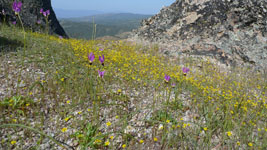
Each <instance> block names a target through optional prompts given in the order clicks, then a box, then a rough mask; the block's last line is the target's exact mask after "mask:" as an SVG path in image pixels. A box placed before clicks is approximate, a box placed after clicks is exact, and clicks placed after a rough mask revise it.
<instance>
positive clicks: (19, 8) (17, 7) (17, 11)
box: [13, 1, 22, 14]
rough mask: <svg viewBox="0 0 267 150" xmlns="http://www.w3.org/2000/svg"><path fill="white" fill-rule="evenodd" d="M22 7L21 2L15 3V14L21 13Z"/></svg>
mask: <svg viewBox="0 0 267 150" xmlns="http://www.w3.org/2000/svg"><path fill="white" fill-rule="evenodd" d="M21 6H22V3H21V2H16V1H15V2H14V3H13V10H14V11H15V13H16V14H17V13H19V12H20V11H21Z"/></svg>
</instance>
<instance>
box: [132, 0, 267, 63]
mask: <svg viewBox="0 0 267 150" xmlns="http://www.w3.org/2000/svg"><path fill="white" fill-rule="evenodd" d="M133 39H136V40H141V41H144V40H145V41H149V42H157V43H161V44H165V45H166V46H167V47H168V50H169V52H168V53H171V54H173V55H177V54H180V53H181V52H182V53H189V54H192V55H208V56H212V57H215V58H216V59H219V60H220V61H222V62H223V63H226V64H232V65H235V64H249V65H253V66H257V67H258V66H260V68H262V67H264V68H267V0H176V2H174V3H173V4H172V5H171V6H169V7H165V8H162V10H161V11H160V13H158V14H157V15H155V16H153V17H151V18H149V19H147V20H144V21H143V22H142V26H141V28H139V29H138V30H137V31H136V32H135V33H134V37H133Z"/></svg>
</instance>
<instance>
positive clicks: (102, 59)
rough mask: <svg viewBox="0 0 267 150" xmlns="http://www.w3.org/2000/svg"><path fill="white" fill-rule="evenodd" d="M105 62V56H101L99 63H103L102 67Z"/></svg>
mask: <svg viewBox="0 0 267 150" xmlns="http://www.w3.org/2000/svg"><path fill="white" fill-rule="evenodd" d="M104 60H105V58H104V55H102V57H101V56H99V61H100V62H101V64H102V65H104Z"/></svg>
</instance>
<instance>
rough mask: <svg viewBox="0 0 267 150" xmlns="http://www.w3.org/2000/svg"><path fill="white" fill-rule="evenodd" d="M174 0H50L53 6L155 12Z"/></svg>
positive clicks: (71, 8)
mask: <svg viewBox="0 0 267 150" xmlns="http://www.w3.org/2000/svg"><path fill="white" fill-rule="evenodd" d="M173 2H175V0H52V5H53V7H54V8H61V9H70V10H99V11H104V12H131V13H142V14H155V13H158V12H159V10H160V9H161V8H162V7H163V6H169V5H170V4H172V3H173Z"/></svg>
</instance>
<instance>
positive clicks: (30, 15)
mask: <svg viewBox="0 0 267 150" xmlns="http://www.w3.org/2000/svg"><path fill="white" fill-rule="evenodd" d="M17 1H18V0H17ZM20 1H21V2H22V9H21V12H20V16H21V19H22V22H23V25H24V26H25V27H28V28H30V29H32V30H33V31H38V30H40V29H41V28H43V29H44V28H45V27H46V21H45V17H44V16H43V15H42V14H41V13H40V10H41V8H43V9H44V10H50V15H49V21H50V23H49V33H50V34H57V35H60V36H63V37H67V34H66V33H65V31H64V29H63V28H62V27H61V25H60V24H59V22H58V20H57V18H56V15H55V13H54V11H53V8H52V6H51V0H20ZM13 2H14V1H13V0H0V22H3V21H4V18H5V21H6V22H7V23H8V24H11V22H13V21H16V22H17V23H19V20H18V17H16V15H15V13H14V11H13V10H12V3H13ZM2 10H4V14H3V12H2Z"/></svg>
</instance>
